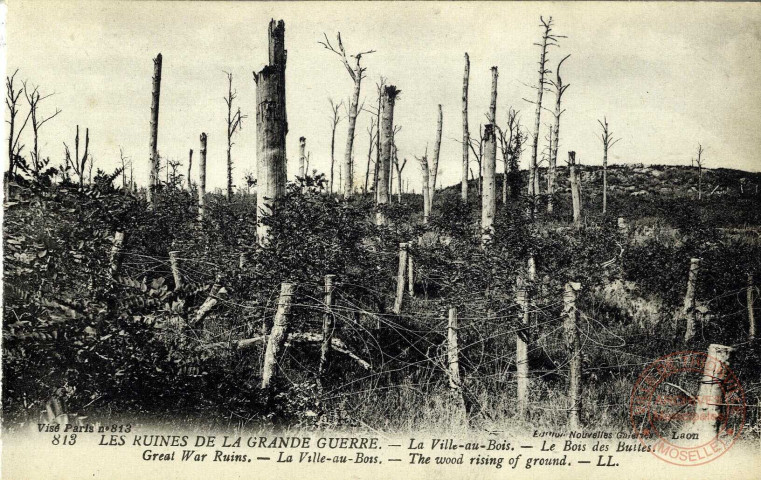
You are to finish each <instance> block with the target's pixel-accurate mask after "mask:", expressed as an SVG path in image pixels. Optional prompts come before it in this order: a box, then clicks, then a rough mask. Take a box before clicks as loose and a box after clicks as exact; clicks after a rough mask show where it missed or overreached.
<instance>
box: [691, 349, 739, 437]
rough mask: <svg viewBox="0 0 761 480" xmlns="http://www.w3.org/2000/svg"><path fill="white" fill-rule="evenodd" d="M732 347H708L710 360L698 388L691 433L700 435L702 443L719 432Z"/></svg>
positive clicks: (706, 363) (707, 359) (707, 360)
mask: <svg viewBox="0 0 761 480" xmlns="http://www.w3.org/2000/svg"><path fill="white" fill-rule="evenodd" d="M732 351H734V349H733V348H732V347H727V346H724V345H718V344H715V343H714V344H711V345H709V346H708V358H706V361H705V365H704V366H703V376H702V378H701V379H700V387H698V396H697V397H696V399H697V401H696V402H695V418H694V419H693V422H692V424H693V428H691V429H690V430H691V432H695V433H698V435H699V436H698V438H700V440H701V443H702V442H703V441H708V440H704V439H711V438H713V437H715V436H716V434H717V433H718V432H719V430H718V429H719V419H720V418H721V417H720V413H721V412H720V408H721V404H723V403H724V400H725V399H724V397H723V393H724V392H723V389H724V387H723V385H722V383H723V381H724V379H725V378H726V376H727V371H728V367H729V357H730V354H731V353H732Z"/></svg>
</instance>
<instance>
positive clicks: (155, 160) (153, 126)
mask: <svg viewBox="0 0 761 480" xmlns="http://www.w3.org/2000/svg"><path fill="white" fill-rule="evenodd" d="M161 59H162V57H161V54H160V53H159V54H158V55H156V58H154V59H153V92H152V94H151V123H150V134H151V139H150V145H149V148H150V155H151V177H150V179H149V182H148V190H147V194H148V203H150V204H151V205H152V204H153V203H154V201H155V198H154V196H155V195H154V194H155V189H156V187H157V186H158V183H159V154H158V148H157V144H158V136H159V99H160V96H161Z"/></svg>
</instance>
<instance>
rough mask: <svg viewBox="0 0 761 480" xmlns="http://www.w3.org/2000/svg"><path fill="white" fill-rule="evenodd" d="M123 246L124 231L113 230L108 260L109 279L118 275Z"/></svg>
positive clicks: (114, 278) (113, 278)
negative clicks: (112, 240)
mask: <svg viewBox="0 0 761 480" xmlns="http://www.w3.org/2000/svg"><path fill="white" fill-rule="evenodd" d="M123 248H124V232H119V231H116V232H114V245H113V247H111V258H110V261H109V268H108V273H109V276H110V277H111V280H112V281H113V280H116V277H117V276H118V275H119V268H120V267H121V264H122V249H123Z"/></svg>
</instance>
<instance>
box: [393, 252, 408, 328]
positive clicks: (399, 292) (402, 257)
mask: <svg viewBox="0 0 761 480" xmlns="http://www.w3.org/2000/svg"><path fill="white" fill-rule="evenodd" d="M406 269H407V244H406V243H400V244H399V270H398V272H397V274H396V301H395V302H394V313H395V314H397V315H399V314H400V313H401V312H402V300H403V299H404V284H405V280H406V278H405V275H404V274H405V272H406Z"/></svg>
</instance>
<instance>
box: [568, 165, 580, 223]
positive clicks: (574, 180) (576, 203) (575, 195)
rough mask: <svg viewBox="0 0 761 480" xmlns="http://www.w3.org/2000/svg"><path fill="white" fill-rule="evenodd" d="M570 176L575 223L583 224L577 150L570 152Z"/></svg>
mask: <svg viewBox="0 0 761 480" xmlns="http://www.w3.org/2000/svg"><path fill="white" fill-rule="evenodd" d="M568 178H569V180H570V181H571V199H572V200H573V224H574V225H575V226H577V227H579V226H581V187H580V185H579V183H580V181H579V172H578V171H577V165H576V152H568Z"/></svg>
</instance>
